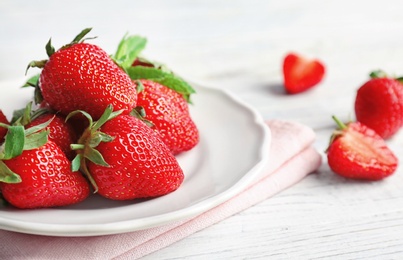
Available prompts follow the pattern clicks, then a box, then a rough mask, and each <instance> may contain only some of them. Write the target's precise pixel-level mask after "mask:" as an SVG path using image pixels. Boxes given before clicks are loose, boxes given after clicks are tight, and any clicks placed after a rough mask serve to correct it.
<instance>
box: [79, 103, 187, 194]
mask: <svg viewBox="0 0 403 260" xmlns="http://www.w3.org/2000/svg"><path fill="white" fill-rule="evenodd" d="M111 111H112V110H111V108H110V109H107V110H106V113H105V114H108V113H109V115H107V116H102V117H101V119H100V121H102V123H100V121H98V122H94V123H92V124H90V128H89V129H87V130H86V131H85V132H84V134H83V136H82V137H81V138H80V140H79V143H80V144H81V145H80V144H78V145H76V147H75V148H76V149H77V148H78V150H77V152H78V156H77V157H76V158H78V159H75V160H73V167H77V166H76V163H77V160H81V162H80V165H81V168H82V170H83V172H84V173H86V174H87V176H89V179H90V180H91V181H92V183H93V185H94V187H95V188H96V189H97V190H98V193H99V194H100V195H102V196H104V197H106V198H109V199H114V200H129V199H135V198H148V197H156V196H161V195H165V194H167V193H170V192H172V191H174V190H176V189H177V188H178V187H179V186H180V184H181V183H182V182H183V179H184V175H183V172H182V169H181V168H180V166H179V164H178V162H177V160H176V158H175V157H174V156H173V155H172V153H171V152H170V151H169V149H168V147H167V146H166V145H165V144H164V143H163V142H162V140H161V139H160V138H159V136H158V134H157V133H156V132H155V131H154V130H152V129H151V128H150V127H148V126H147V125H146V124H145V123H144V122H142V121H141V120H140V119H138V118H135V117H132V116H130V115H118V113H115V114H113V113H112V116H110V115H111ZM108 120H109V121H108ZM105 121H107V122H106V123H104V124H103V122H105ZM102 124H103V125H102ZM101 125H102V126H101ZM99 127H100V128H99ZM98 129H99V130H98ZM96 140H98V141H97V142H96ZM91 145H92V146H91ZM94 146H96V149H97V151H98V152H95V153H94V148H95V147H94ZM84 159H89V160H84ZM91 160H92V161H91Z"/></svg>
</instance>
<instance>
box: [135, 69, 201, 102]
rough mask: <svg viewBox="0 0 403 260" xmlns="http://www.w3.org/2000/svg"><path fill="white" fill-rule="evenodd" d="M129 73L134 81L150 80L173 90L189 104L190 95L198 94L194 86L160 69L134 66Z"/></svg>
mask: <svg viewBox="0 0 403 260" xmlns="http://www.w3.org/2000/svg"><path fill="white" fill-rule="evenodd" d="M127 73H128V75H129V76H130V78H131V79H132V80H138V79H149V80H152V81H155V82H158V83H160V84H162V85H164V86H166V87H168V88H171V89H173V90H175V91H176V92H178V93H179V94H181V95H182V96H183V97H184V98H185V100H186V101H187V102H189V103H191V102H190V95H191V94H193V93H196V91H195V90H194V89H193V88H192V86H190V85H189V84H188V83H187V82H186V81H184V80H183V79H181V78H180V77H178V76H176V75H174V74H173V73H169V72H166V71H162V70H160V69H158V68H151V67H144V66H134V67H130V68H128V69H127Z"/></svg>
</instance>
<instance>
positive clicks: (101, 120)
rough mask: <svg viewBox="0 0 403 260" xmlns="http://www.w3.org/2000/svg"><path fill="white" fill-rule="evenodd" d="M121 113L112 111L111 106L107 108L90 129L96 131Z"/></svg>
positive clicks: (120, 111)
mask: <svg viewBox="0 0 403 260" xmlns="http://www.w3.org/2000/svg"><path fill="white" fill-rule="evenodd" d="M122 112H123V110H118V111H113V106H111V105H109V106H107V107H106V109H105V111H104V113H103V114H102V116H101V117H100V118H99V119H98V120H97V121H96V122H94V125H93V126H92V127H91V129H92V130H93V131H95V130H98V129H99V128H100V127H101V126H102V125H103V124H105V123H106V122H107V121H109V120H111V119H112V118H115V117H117V116H118V115H120V114H121V113H122Z"/></svg>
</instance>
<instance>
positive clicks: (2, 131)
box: [0, 110, 10, 143]
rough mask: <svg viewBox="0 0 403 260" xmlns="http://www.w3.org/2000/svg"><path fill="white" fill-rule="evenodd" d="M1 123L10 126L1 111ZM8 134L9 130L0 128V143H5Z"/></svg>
mask: <svg viewBox="0 0 403 260" xmlns="http://www.w3.org/2000/svg"><path fill="white" fill-rule="evenodd" d="M0 123H3V124H6V125H8V124H10V123H9V122H8V119H7V117H6V116H5V115H4V113H3V111H2V110H0ZM6 134H7V128H3V127H0V143H2V142H3V141H4V136H6Z"/></svg>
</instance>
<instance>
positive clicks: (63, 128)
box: [12, 102, 77, 159]
mask: <svg viewBox="0 0 403 260" xmlns="http://www.w3.org/2000/svg"><path fill="white" fill-rule="evenodd" d="M48 121H49V122H50V123H49V124H48V125H47V127H46V128H45V129H46V130H49V136H48V138H49V140H51V141H53V142H55V143H56V144H57V145H58V146H59V147H60V149H62V151H63V152H64V153H65V154H66V156H67V158H69V159H73V158H74V156H75V151H73V150H72V149H71V148H70V145H71V144H73V143H75V142H77V134H76V132H75V129H73V126H72V125H71V124H70V122H66V117H65V116H63V115H61V114H55V113H54V112H52V111H51V110H49V109H48V108H39V109H37V110H34V111H32V102H30V103H28V104H27V106H26V107H25V109H21V110H16V111H14V116H13V120H12V123H13V124H14V125H23V126H25V128H30V127H33V126H37V125H40V124H43V123H45V122H48Z"/></svg>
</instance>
